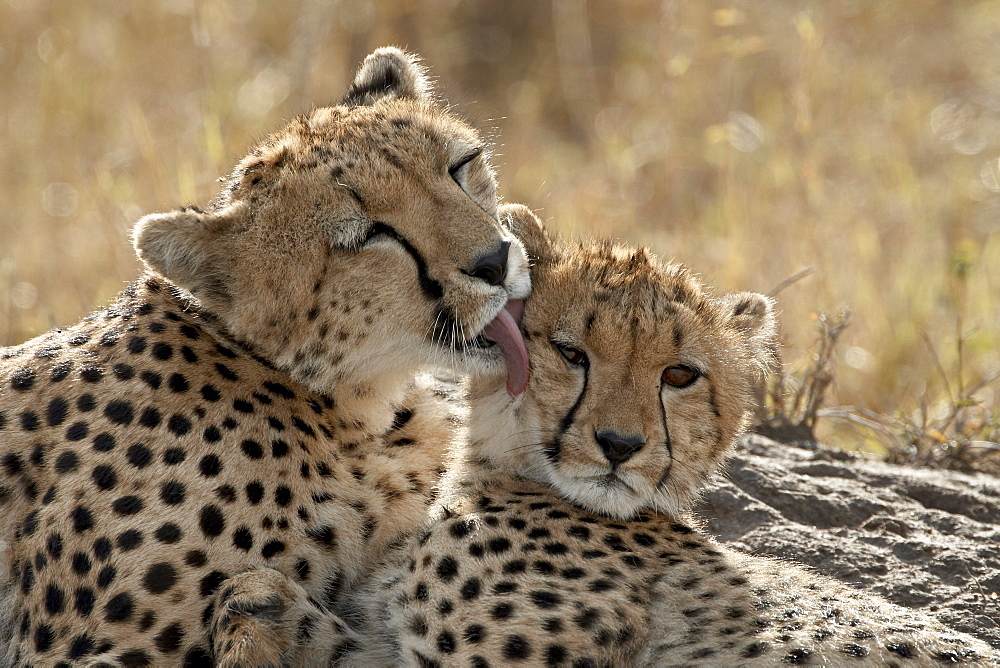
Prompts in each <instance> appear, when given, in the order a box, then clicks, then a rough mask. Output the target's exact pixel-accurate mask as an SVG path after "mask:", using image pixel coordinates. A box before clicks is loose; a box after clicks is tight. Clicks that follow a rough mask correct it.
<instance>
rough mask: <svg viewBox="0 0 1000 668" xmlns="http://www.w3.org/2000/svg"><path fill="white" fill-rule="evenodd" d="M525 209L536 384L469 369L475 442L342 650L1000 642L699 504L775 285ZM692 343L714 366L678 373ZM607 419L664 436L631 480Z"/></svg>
mask: <svg viewBox="0 0 1000 668" xmlns="http://www.w3.org/2000/svg"><path fill="white" fill-rule="evenodd" d="M506 212H507V214H508V215H509V216H511V217H512V218H513V220H514V223H513V228H514V229H515V230H516V231H517V233H518V234H519V235H520V236H521V237H522V239H523V240H524V242H525V245H526V248H527V249H528V251H529V254H530V255H532V256H533V257H535V258H537V259H536V261H535V265H534V268H533V271H532V280H533V284H534V291H533V293H532V296H531V297H530V298H529V299H528V300H527V302H526V304H525V311H524V320H523V326H524V329H525V331H526V333H527V339H528V349H529V353H530V355H531V359H532V367H533V375H532V379H531V381H530V383H529V387H528V390H527V392H526V393H525V394H524V395H523V397H521V398H519V399H517V400H513V401H512V400H511V399H510V398H509V397H506V396H505V395H504V394H503V392H502V390H503V381H502V378H500V377H494V378H492V379H491V378H489V377H488V376H481V377H479V378H475V379H472V380H471V381H470V392H471V412H470V418H469V419H470V430H471V437H472V440H471V444H470V447H469V449H468V452H466V453H465V454H464V455H462V456H460V457H459V458H458V460H457V461H456V462H453V463H452V464H450V467H449V468H450V470H449V473H448V478H447V479H446V482H445V485H444V491H443V492H442V496H441V498H440V499H439V501H438V502H437V504H436V506H435V509H434V510H433V511H432V514H433V516H434V518H435V519H434V520H433V521H432V523H431V525H430V527H429V528H428V530H427V531H426V532H425V533H424V534H423V535H422V536H420V537H419V538H417V539H415V540H414V541H413V542H412V543H411V545H410V546H409V548H407V549H404V550H403V551H402V552H401V553H400V554H399V555H397V557H396V558H395V559H394V560H393V561H391V562H390V563H389V564H388V565H387V566H386V567H385V568H384V569H383V570H382V573H381V575H380V576H378V577H377V578H376V579H375V581H374V582H373V584H372V585H370V587H369V588H368V589H367V591H366V594H365V595H364V596H362V597H361V598H360V599H359V602H358V607H360V608H361V609H362V610H364V611H366V613H367V617H362V619H363V621H362V622H361V623H359V624H358V628H359V629H367V633H369V634H371V635H372V636H373V637H374V640H373V641H369V642H366V643H365V646H363V648H362V649H361V650H359V651H358V652H356V653H353V654H351V655H348V656H347V657H346V658H345V659H344V660H343V661H342V662H341V665H359V666H361V665H376V664H383V665H410V666H451V665H462V666H465V665H473V666H487V665H489V666H500V665H504V666H506V665H567V666H569V665H573V666H603V665H615V666H625V665H645V666H677V665H699V666H730V665H760V666H764V665H776V664H778V663H789V664H798V663H808V664H812V665H831V666H838V665H847V664H850V665H885V666H889V665H932V664H936V663H942V662H943V663H950V662H967V663H974V664H980V665H991V661H995V660H996V656H997V655H996V654H995V653H994V652H992V650H991V649H990V648H989V647H988V646H987V645H986V644H985V643H983V642H981V641H979V640H976V639H974V638H972V637H970V636H968V635H966V634H962V633H957V632H954V631H951V630H950V629H947V628H946V627H944V626H943V625H942V624H940V623H938V622H937V621H935V620H934V619H933V618H931V617H929V616H927V615H925V614H922V613H920V612H917V611H911V610H905V609H903V608H900V607H898V606H895V605H893V604H891V603H888V602H886V601H884V600H882V599H880V598H879V597H877V596H874V595H871V594H868V593H864V592H860V591H855V590H852V589H850V588H849V587H847V586H845V585H843V584H840V583H837V582H835V581H832V580H829V579H826V578H822V577H820V576H816V575H812V574H809V573H807V572H806V571H805V570H804V569H801V568H798V567H795V566H792V565H788V564H783V563H781V562H777V561H772V560H768V559H763V558H760V557H753V556H749V555H744V554H740V553H738V552H736V551H734V550H731V549H729V548H727V547H725V546H722V545H719V544H718V543H716V542H715V541H714V540H712V539H711V538H710V537H708V536H705V535H704V534H702V533H701V532H700V531H699V530H698V528H697V525H696V524H695V523H694V522H693V521H692V520H691V518H689V517H686V516H685V515H684V514H683V512H682V511H683V510H684V509H685V508H686V506H687V504H688V503H689V502H690V500H691V499H692V497H693V495H694V494H695V493H696V491H697V489H698V488H699V487H700V486H701V485H702V482H703V480H704V476H705V475H707V474H708V473H710V472H711V471H713V470H715V469H716V468H717V467H718V465H719V463H720V462H721V460H722V459H723V458H724V456H725V455H726V453H727V452H728V450H729V449H730V447H731V445H732V442H733V439H734V437H735V436H736V435H737V434H738V433H739V431H740V430H741V429H743V428H744V426H745V424H746V420H745V416H746V415H747V412H748V411H749V410H750V408H751V400H750V381H751V379H752V378H754V376H755V375H756V374H757V373H758V372H759V370H760V368H761V367H762V366H765V365H766V364H767V363H768V361H769V353H768V351H769V350H770V349H771V347H772V341H773V336H774V326H773V317H772V315H771V307H770V304H769V302H768V300H767V299H765V298H763V297H761V296H759V295H757V296H755V295H752V294H747V293H744V294H739V295H734V296H730V297H723V298H720V299H713V298H711V297H710V296H709V295H708V294H707V293H706V291H705V290H704V289H703V288H702V287H701V286H700V285H699V284H698V283H697V282H696V281H694V279H693V278H692V277H691V276H690V274H689V273H687V272H686V271H684V270H682V269H681V268H679V267H676V266H671V265H666V264H663V263H661V262H659V261H658V260H656V259H655V258H652V257H650V256H649V255H648V254H647V253H645V252H644V251H635V250H626V249H620V248H616V247H613V246H610V245H599V244H598V245H593V244H583V245H579V246H573V245H565V244H562V243H559V242H550V241H548V240H547V239H546V238H545V235H544V233H543V232H542V230H541V228H540V227H539V226H538V224H537V220H536V219H535V218H534V217H533V216H532V215H531V214H530V212H528V211H527V210H525V209H521V208H509V209H507V210H506ZM588 324H589V325H590V326H589V327H588ZM678 334H679V336H678ZM553 342H556V343H558V344H560V345H562V346H571V347H572V348H574V349H576V350H579V351H582V352H584V353H586V355H587V356H588V359H589V366H588V367H587V368H586V369H582V368H581V367H580V366H579V365H576V364H573V363H571V362H570V361H568V360H567V359H565V358H564V356H563V354H561V353H560V351H559V350H558V347H557V346H556V345H554V344H553ZM571 357H574V358H575V356H571ZM676 364H686V365H691V366H696V367H697V368H698V369H699V370H701V371H702V373H703V376H702V377H701V378H699V379H698V380H697V381H695V382H694V383H693V384H691V385H690V386H688V387H685V388H682V389H678V388H673V387H667V386H661V385H660V382H659V381H660V378H661V373H662V372H663V370H664V368H667V367H670V366H672V365H676ZM713 404H714V406H715V408H714V409H713ZM574 406H575V407H576V409H575V411H573V410H572V407H574ZM661 406H662V411H663V415H664V416H665V417H664V419H663V420H659V419H657V418H658V413H659V411H660V410H661V409H660V407H661ZM567 415H570V416H571V417H570V418H569V419H568V423H567V418H566V416H567ZM664 425H665V426H666V429H665V430H664V429H663V426H664ZM609 427H613V428H614V429H616V430H618V431H620V432H622V433H641V434H643V435H645V436H646V441H647V442H646V445H645V446H644V447H643V448H642V449H641V450H639V451H638V452H636V453H634V454H633V456H632V457H631V458H630V459H628V460H627V461H625V462H623V463H620V464H619V466H618V467H617V471H618V480H620V481H622V483H624V484H627V485H628V487H630V488H631V489H628V488H625V486H624V484H618V483H617V482H615V480H614V479H613V478H611V479H610V480H609V476H610V475H612V474H614V473H615V472H616V468H615V467H614V466H612V465H611V464H610V463H609V461H608V460H607V459H603V460H602V454H601V452H602V451H601V448H600V447H599V446H598V444H597V443H596V441H595V437H594V434H595V433H596V432H599V431H600V430H602V429H606V428H609ZM665 432H668V433H669V443H670V447H669V448H668V447H666V444H667V442H668V439H667V438H666V437H665ZM554 445H558V457H555V458H553V457H552V456H551V454H547V453H551V452H552V451H553V449H554ZM647 449H648V450H649V451H648V452H647ZM651 511H658V512H651ZM343 612H344V613H345V614H346V613H348V612H349V610H344V611H343Z"/></svg>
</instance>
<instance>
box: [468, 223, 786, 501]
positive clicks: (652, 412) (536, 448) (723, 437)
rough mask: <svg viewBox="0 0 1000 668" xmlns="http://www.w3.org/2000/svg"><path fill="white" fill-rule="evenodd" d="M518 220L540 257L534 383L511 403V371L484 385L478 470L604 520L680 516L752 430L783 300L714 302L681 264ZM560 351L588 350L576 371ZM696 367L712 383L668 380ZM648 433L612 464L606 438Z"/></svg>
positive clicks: (477, 414)
mask: <svg viewBox="0 0 1000 668" xmlns="http://www.w3.org/2000/svg"><path fill="white" fill-rule="evenodd" d="M505 214H506V217H507V219H508V220H509V224H510V225H511V226H512V227H513V228H514V229H515V231H516V233H517V234H518V235H519V236H520V237H521V239H522V240H523V241H524V243H525V245H526V247H527V249H528V252H529V255H530V256H531V257H532V258H533V268H532V281H533V284H534V286H535V288H534V290H535V291H534V293H533V295H532V296H531V297H530V298H529V299H528V300H527V302H526V304H525V310H524V317H523V325H522V326H523V329H524V332H525V339H526V341H527V346H528V352H529V354H530V357H531V365H532V375H531V380H530V382H529V384H528V390H527V392H526V393H525V394H524V396H523V397H521V398H519V399H517V400H514V401H512V400H511V399H510V397H508V396H507V395H506V393H505V392H504V384H503V382H502V381H503V379H502V377H501V376H500V375H499V374H495V375H493V376H480V377H478V378H475V379H473V380H472V381H471V386H470V392H471V405H472V411H473V413H472V417H471V421H470V422H471V439H470V440H471V444H472V445H471V452H470V454H469V458H470V459H471V460H480V461H483V462H489V463H490V464H492V465H493V466H496V467H499V468H501V469H505V470H507V471H508V472H510V473H513V474H515V475H520V476H523V477H527V478H530V479H533V480H537V481H539V482H545V483H548V484H551V485H552V486H553V487H554V488H555V489H556V490H558V491H559V492H560V493H561V494H562V495H563V496H565V497H566V498H567V499H569V500H571V501H573V502H574V503H577V504H579V505H581V506H584V507H586V508H589V509H591V510H594V511H596V512H599V513H602V514H606V515H612V516H617V517H622V518H626V517H630V516H632V515H634V514H635V512H636V511H638V510H640V509H652V510H657V511H663V512H666V513H671V514H677V513H680V512H681V511H683V510H684V509H685V508H686V506H687V505H688V504H689V502H690V501H691V500H692V498H693V497H694V495H695V494H696V493H697V490H698V488H699V487H700V486H701V484H702V483H703V481H704V479H705V477H706V476H707V475H708V474H709V473H711V472H713V471H715V470H716V469H717V468H718V467H719V465H720V463H721V462H722V461H723V460H724V458H725V457H726V454H727V453H728V451H729V449H730V447H731V446H732V444H733V440H734V437H735V436H736V435H738V434H739V433H740V432H741V431H742V430H743V429H744V428H745V427H746V425H747V417H748V415H749V411H750V409H751V406H752V390H753V386H754V383H755V382H756V381H757V380H758V379H759V378H760V377H761V375H762V373H763V371H764V367H765V366H766V365H767V364H768V362H769V361H770V359H771V353H770V351H771V348H772V340H773V336H774V319H773V314H772V308H771V304H770V301H769V300H768V299H767V298H766V297H764V296H762V295H758V294H753V293H740V294H736V295H728V296H726V297H721V298H714V297H712V296H711V294H710V293H709V292H708V291H707V290H706V289H705V288H704V287H703V286H702V285H701V284H700V283H699V282H698V280H697V279H696V278H695V277H694V276H692V275H691V273H690V272H689V271H688V270H686V269H685V268H684V267H682V266H680V265H675V264H670V263H667V262H663V261H661V260H659V259H657V258H656V257H654V256H652V255H650V254H649V253H648V252H646V251H645V250H642V249H639V250H635V249H627V248H621V247H617V246H614V245H612V244H610V243H582V244H568V243H563V242H560V241H555V240H551V239H550V238H549V237H547V236H546V235H545V233H544V231H543V230H542V228H541V227H540V225H539V224H538V223H537V219H535V218H534V217H533V215H532V214H531V213H530V212H529V211H528V210H527V209H524V208H523V207H513V206H512V207H506V208H505ZM557 344H559V345H562V346H568V347H571V348H573V349H576V350H579V351H582V352H583V353H585V354H586V356H587V364H585V365H574V364H572V363H570V362H568V361H567V360H566V359H565V358H564V356H563V355H562V354H561V353H560V351H559V349H558V347H557ZM676 365H684V366H687V367H691V368H693V369H697V370H698V371H699V372H700V373H701V377H700V378H698V379H697V380H696V381H695V382H694V383H692V384H691V385H690V386H688V387H685V388H675V387H671V386H669V385H666V384H665V383H663V382H662V381H661V376H662V374H663V371H664V369H666V368H668V367H671V366H676ZM605 430H611V431H614V432H617V433H619V434H623V435H640V436H642V437H643V438H645V441H646V443H645V445H644V446H643V447H642V449H641V450H639V451H638V452H637V453H635V454H634V456H632V457H631V458H630V459H628V460H627V461H625V462H624V463H621V464H620V465H618V466H612V465H611V464H610V463H609V461H608V459H606V458H605V456H604V455H603V453H602V451H601V448H600V447H599V445H598V443H597V441H596V439H595V434H596V433H598V432H602V431H605Z"/></svg>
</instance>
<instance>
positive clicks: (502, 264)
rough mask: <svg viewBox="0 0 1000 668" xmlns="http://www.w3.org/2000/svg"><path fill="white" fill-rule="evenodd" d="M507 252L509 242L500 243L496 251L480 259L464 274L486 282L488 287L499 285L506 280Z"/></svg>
mask: <svg viewBox="0 0 1000 668" xmlns="http://www.w3.org/2000/svg"><path fill="white" fill-rule="evenodd" d="M509 251H510V242H509V241H501V242H500V246H499V247H498V248H497V249H496V250H494V251H493V252H490V253H487V254H486V255H483V256H482V257H480V258H479V259H478V260H476V262H475V264H473V265H472V268H471V269H469V271H467V272H465V273H467V274H468V275H469V276H472V277H473V278H478V279H480V280H483V281H486V282H487V283H489V284H490V285H500V284H502V283H503V281H504V279H505V278H507V254H508V252H509Z"/></svg>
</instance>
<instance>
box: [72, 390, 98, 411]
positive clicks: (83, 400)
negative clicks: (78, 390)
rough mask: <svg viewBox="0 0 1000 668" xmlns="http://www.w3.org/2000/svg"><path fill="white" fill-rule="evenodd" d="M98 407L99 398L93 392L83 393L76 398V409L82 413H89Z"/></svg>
mask: <svg viewBox="0 0 1000 668" xmlns="http://www.w3.org/2000/svg"><path fill="white" fill-rule="evenodd" d="M95 408H97V399H95V398H94V395H93V394H81V395H80V396H79V397H77V398H76V409H77V410H78V411H80V412H81V413H89V412H90V411H92V410H94V409H95Z"/></svg>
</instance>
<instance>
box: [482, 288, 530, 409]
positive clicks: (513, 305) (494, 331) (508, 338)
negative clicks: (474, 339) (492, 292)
mask: <svg viewBox="0 0 1000 668" xmlns="http://www.w3.org/2000/svg"><path fill="white" fill-rule="evenodd" d="M522 308H523V302H522V301H521V300H520V299H512V300H510V301H509V302H507V305H506V306H504V307H503V309H502V310H501V311H500V313H498V314H497V317H496V318H494V319H493V322H491V323H490V324H488V325H486V329H484V330H483V336H485V337H486V338H488V339H489V340H491V341H495V342H496V343H497V345H498V346H500V351H501V352H502V353H503V359H504V361H505V362H506V363H507V394H509V395H510V396H512V397H516V396H517V395H519V394H521V393H522V392H524V390H525V389H526V388H527V387H528V376H529V374H530V373H531V372H530V369H529V368H528V350H527V349H526V348H525V347H524V339H523V338H522V337H521V331H520V330H519V329H518V328H517V321H516V320H515V318H520V317H521V310H522Z"/></svg>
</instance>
